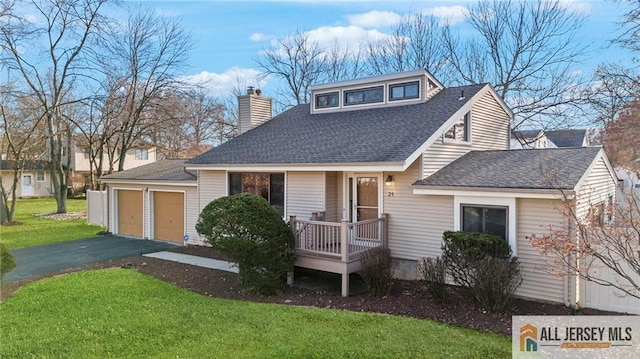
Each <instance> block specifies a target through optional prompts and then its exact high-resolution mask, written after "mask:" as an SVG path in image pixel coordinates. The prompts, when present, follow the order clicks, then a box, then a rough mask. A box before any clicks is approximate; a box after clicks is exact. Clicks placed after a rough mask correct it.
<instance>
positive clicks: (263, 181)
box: [229, 172, 284, 216]
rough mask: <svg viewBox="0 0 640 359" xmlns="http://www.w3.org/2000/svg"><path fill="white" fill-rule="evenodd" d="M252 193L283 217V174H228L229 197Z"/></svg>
mask: <svg viewBox="0 0 640 359" xmlns="http://www.w3.org/2000/svg"><path fill="white" fill-rule="evenodd" d="M237 193H252V194H255V195H258V196H261V197H262V198H264V199H266V200H267V201H268V202H269V204H271V206H272V207H273V208H274V209H275V210H276V211H277V212H278V213H279V214H280V215H281V216H284V173H260V172H254V173H251V172H249V173H246V172H245V173H229V195H234V194H237Z"/></svg>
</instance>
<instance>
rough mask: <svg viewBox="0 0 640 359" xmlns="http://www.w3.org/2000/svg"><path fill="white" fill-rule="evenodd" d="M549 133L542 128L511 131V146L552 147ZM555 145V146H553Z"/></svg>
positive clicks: (514, 147) (523, 147) (525, 147)
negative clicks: (548, 136)
mask: <svg viewBox="0 0 640 359" xmlns="http://www.w3.org/2000/svg"><path fill="white" fill-rule="evenodd" d="M548 142H549V141H548V139H547V135H546V134H545V132H544V131H542V130H518V131H512V132H511V144H510V146H509V147H510V148H511V149H513V150H517V149H531V148H551V147H552V146H550V144H549V143H548ZM553 147H555V146H553Z"/></svg>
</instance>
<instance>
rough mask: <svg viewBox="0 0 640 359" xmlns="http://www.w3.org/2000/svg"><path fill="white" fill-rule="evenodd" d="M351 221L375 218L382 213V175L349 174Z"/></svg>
mask: <svg viewBox="0 0 640 359" xmlns="http://www.w3.org/2000/svg"><path fill="white" fill-rule="evenodd" d="M348 184H349V191H348V193H349V198H348V200H349V207H348V208H349V221H350V222H357V221H364V220H367V219H375V218H378V216H379V215H380V176H378V175H376V174H371V175H369V174H366V175H359V174H356V175H350V176H349V182H348Z"/></svg>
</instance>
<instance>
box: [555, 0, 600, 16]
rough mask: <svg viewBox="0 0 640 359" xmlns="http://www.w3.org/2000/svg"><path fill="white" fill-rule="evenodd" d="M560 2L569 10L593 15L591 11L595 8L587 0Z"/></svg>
mask: <svg viewBox="0 0 640 359" xmlns="http://www.w3.org/2000/svg"><path fill="white" fill-rule="evenodd" d="M559 4H560V6H562V7H564V8H566V9H567V10H570V11H572V12H575V13H578V14H583V15H591V11H592V10H593V9H592V7H591V4H589V3H588V2H587V1H581V0H560V3H559Z"/></svg>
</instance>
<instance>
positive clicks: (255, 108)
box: [238, 86, 272, 133]
mask: <svg viewBox="0 0 640 359" xmlns="http://www.w3.org/2000/svg"><path fill="white" fill-rule="evenodd" d="M271 116H272V101H271V97H265V96H262V91H260V89H255V88H253V86H249V87H248V88H247V94H246V95H243V96H238V124H239V129H240V133H244V132H247V131H249V130H250V129H252V128H255V127H258V126H260V125H261V124H263V123H265V122H267V121H269V120H270V119H271Z"/></svg>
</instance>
